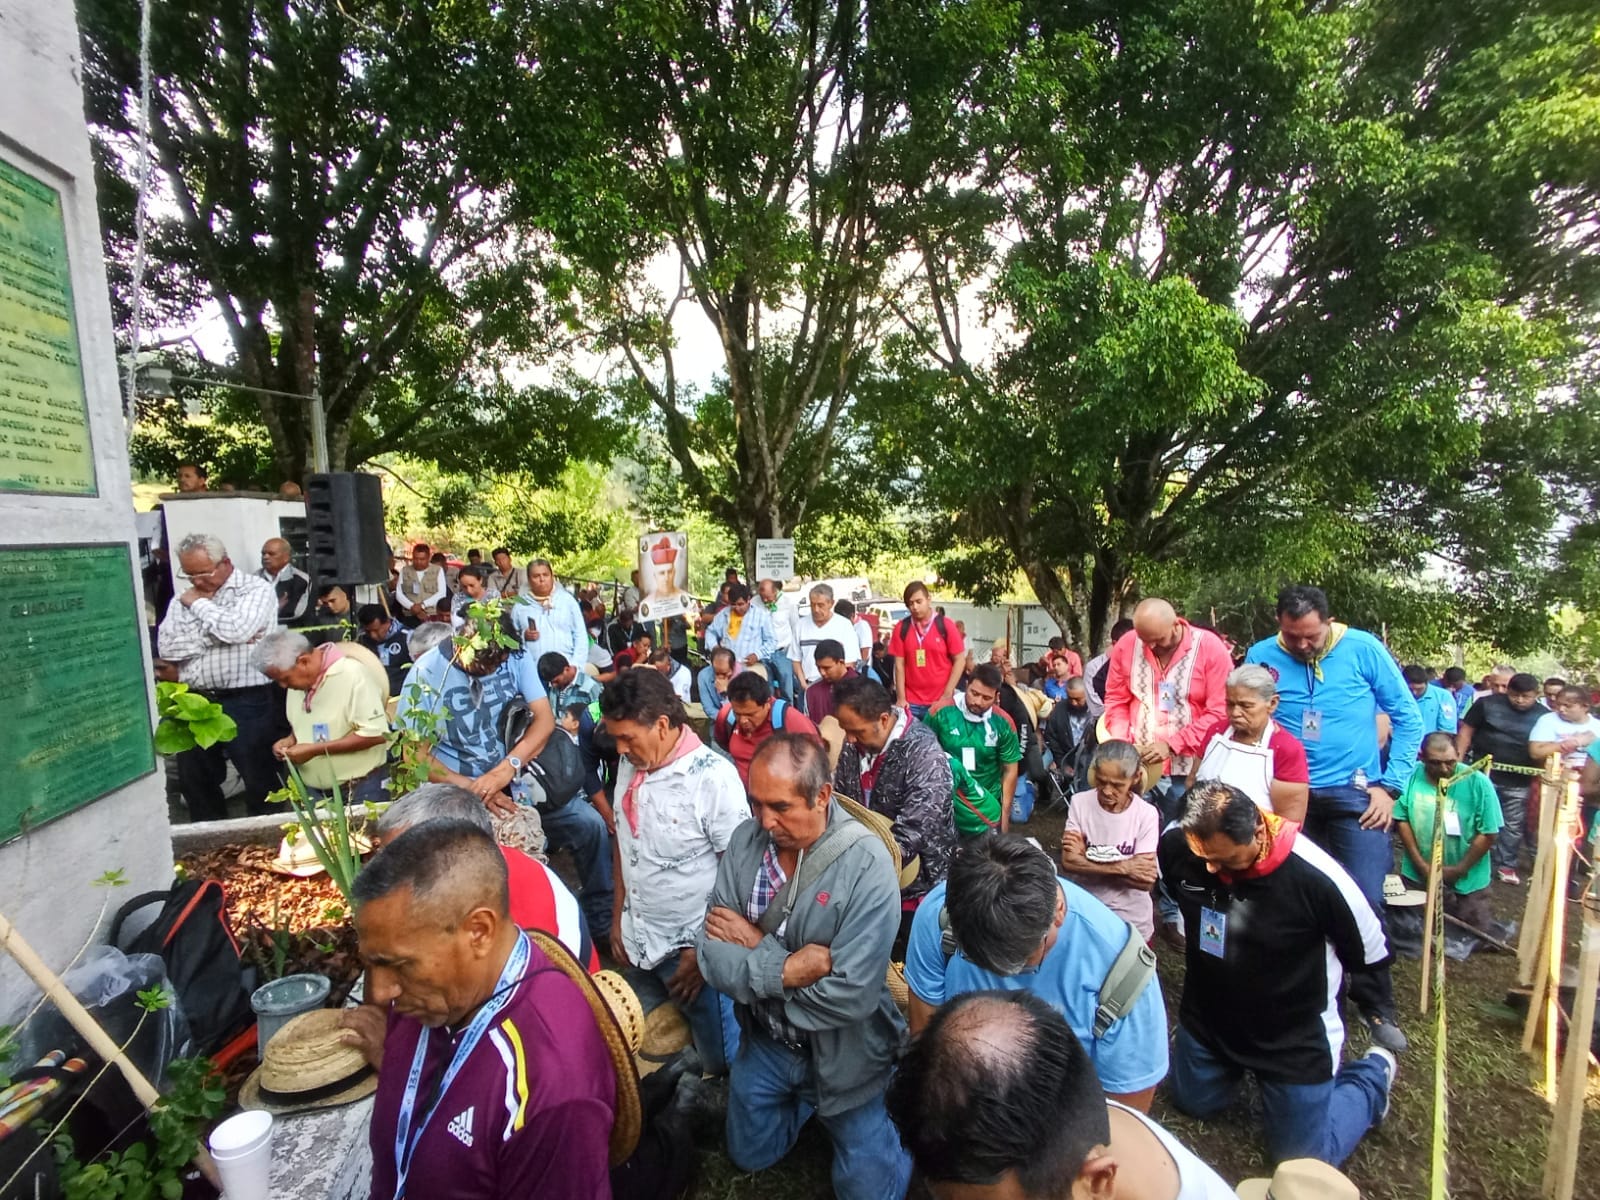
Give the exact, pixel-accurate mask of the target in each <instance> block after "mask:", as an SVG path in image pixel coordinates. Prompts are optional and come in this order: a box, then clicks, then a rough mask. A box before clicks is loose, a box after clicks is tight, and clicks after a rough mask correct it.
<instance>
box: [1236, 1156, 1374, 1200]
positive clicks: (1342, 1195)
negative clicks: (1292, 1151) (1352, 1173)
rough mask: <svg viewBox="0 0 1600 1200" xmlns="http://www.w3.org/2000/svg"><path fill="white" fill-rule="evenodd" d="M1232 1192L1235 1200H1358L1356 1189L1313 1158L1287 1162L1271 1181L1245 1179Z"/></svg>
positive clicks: (1331, 1169) (1358, 1191)
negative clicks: (1237, 1198) (1236, 1196)
mask: <svg viewBox="0 0 1600 1200" xmlns="http://www.w3.org/2000/svg"><path fill="white" fill-rule="evenodd" d="M1234 1190H1235V1191H1236V1192H1237V1193H1238V1194H1239V1200H1361V1189H1360V1188H1358V1187H1356V1185H1355V1184H1353V1183H1351V1182H1350V1181H1349V1180H1348V1179H1346V1178H1345V1177H1344V1176H1343V1175H1341V1174H1340V1173H1339V1172H1338V1171H1336V1170H1335V1169H1334V1168H1332V1167H1330V1166H1329V1165H1328V1164H1327V1163H1325V1162H1319V1161H1317V1160H1316V1159H1314V1158H1291V1159H1289V1161H1287V1162H1281V1163H1279V1164H1278V1169H1277V1170H1275V1171H1274V1172H1273V1173H1272V1178H1271V1179H1246V1180H1245V1181H1244V1182H1243V1183H1241V1184H1240V1185H1239V1186H1238V1187H1237V1188H1235V1189H1234Z"/></svg>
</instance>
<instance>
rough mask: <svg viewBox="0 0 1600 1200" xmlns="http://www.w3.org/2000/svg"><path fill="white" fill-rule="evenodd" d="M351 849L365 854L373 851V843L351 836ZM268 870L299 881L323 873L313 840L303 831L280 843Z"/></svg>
mask: <svg viewBox="0 0 1600 1200" xmlns="http://www.w3.org/2000/svg"><path fill="white" fill-rule="evenodd" d="M350 848H351V849H353V850H354V851H355V852H356V853H357V854H365V853H366V852H367V851H369V850H371V849H372V843H371V842H370V841H369V840H367V839H366V838H365V837H363V836H362V835H361V834H359V833H352V834H351V835H350ZM267 870H269V871H275V872H276V873H277V874H279V875H293V876H295V877H296V878H299V879H308V878H310V877H311V876H312V875H320V874H322V871H323V866H322V862H321V860H319V859H318V858H317V851H316V849H315V847H313V846H312V845H311V839H310V838H309V837H307V836H306V834H305V831H304V830H301V831H300V832H298V833H296V834H295V835H294V837H292V838H284V839H283V841H281V842H279V843H278V857H277V858H275V859H273V860H272V861H271V862H269V863H268V864H267Z"/></svg>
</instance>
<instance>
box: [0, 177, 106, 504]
mask: <svg viewBox="0 0 1600 1200" xmlns="http://www.w3.org/2000/svg"><path fill="white" fill-rule="evenodd" d="M0 492H46V493H54V494H57V495H65V496H93V495H96V494H97V493H96V488H95V477H94V452H93V448H92V447H91V446H90V444H89V408H88V403H87V399H86V396H85V394H84V387H83V364H82V363H81V361H80V360H79V356H78V321H77V314H76V311H75V310H74V308H73V304H72V272H71V269H70V265H69V263H68V261H67V227H66V222H65V221H64V220H63V217H62V212H61V196H60V194H59V193H58V192H57V191H56V189H55V188H53V187H51V186H50V185H49V184H47V183H41V182H40V181H39V180H37V179H35V178H34V177H33V176H32V175H29V174H27V173H26V172H24V171H20V170H18V169H17V168H16V167H14V166H12V165H11V164H10V163H8V162H5V161H3V160H0Z"/></svg>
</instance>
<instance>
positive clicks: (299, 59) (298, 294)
mask: <svg viewBox="0 0 1600 1200" xmlns="http://www.w3.org/2000/svg"><path fill="white" fill-rule="evenodd" d="M537 12H538V9H537V8H536V6H533V5H529V4H524V3H512V4H505V5H492V6H490V5H480V4H473V3H458V2H449V3H442V4H434V5H423V6H420V7H419V6H415V5H406V4H401V3H397V2H395V0H377V2H376V3H373V4H366V5H355V6H349V5H340V4H322V3H304V2H299V0H294V2H291V3H289V4H285V5H280V6H278V7H276V8H274V7H272V6H270V5H269V6H261V5H254V4H243V5H240V4H235V3H225V2H221V0H202V2H201V3H197V4H189V5H181V6H159V7H158V8H157V9H156V10H155V12H154V16H153V21H152V40H151V69H152V71H153V73H154V79H153V87H152V92H153V94H154V97H155V102H154V105H153V110H152V113H151V136H152V138H153V141H154V147H153V154H154V157H155V159H156V164H157V169H156V174H155V187H156V195H155V197H154V198H153V202H152V203H151V204H150V206H149V209H148V211H149V214H150V234H149V245H148V250H149V262H150V266H149V273H148V275H147V276H146V279H145V298H146V304H147V307H146V320H147V324H146V329H147V330H148V329H150V328H152V327H162V328H172V327H177V326H182V325H185V324H189V323H191V322H193V321H194V320H195V319H196V318H197V317H199V316H201V315H202V313H203V312H204V311H205V310H207V309H211V310H212V311H214V312H216V313H218V314H219V315H220V325H221V329H222V330H223V331H224V332H225V333H226V334H227V337H228V340H229V343H230V347H231V351H232V358H231V361H230V362H228V363H223V364H213V365H214V366H215V367H216V369H217V370H218V372H219V373H225V374H226V375H227V376H228V377H229V378H231V379H233V380H234V381H235V382H238V383H242V384H248V385H252V386H256V387H263V388H270V389H276V390H279V391H283V392H287V393H291V394H293V395H294V396H306V395H309V394H310V392H311V391H312V389H313V388H314V387H316V388H319V389H320V392H321V395H322V396H323V398H324V400H325V402H326V410H327V430H328V445H329V453H330V457H331V459H332V463H333V465H334V467H335V468H336V469H339V468H343V467H347V466H354V465H356V464H359V463H361V462H363V461H365V460H367V459H369V458H372V457H374V456H377V455H380V454H384V453H393V452H395V451H400V450H404V451H406V452H408V453H412V454H415V455H417V456H419V457H425V458H430V459H433V460H435V461H439V462H440V463H442V464H444V465H445V466H446V467H447V468H448V469H451V470H455V469H465V468H466V467H467V466H471V467H473V468H479V467H481V465H482V464H483V463H484V462H485V461H486V460H487V461H496V460H498V461H502V462H505V463H508V464H510V463H516V464H517V465H519V466H521V467H523V468H524V469H527V470H530V471H534V472H535V473H546V472H547V473H550V474H553V473H554V472H556V471H558V470H559V469H560V467H561V465H562V464H563V463H564V461H565V459H566V456H567V454H568V453H569V452H573V453H578V454H580V455H583V456H593V455H595V454H598V453H603V452H604V451H605V450H606V448H607V446H609V445H610V443H611V441H612V438H613V436H614V434H615V428H614V427H613V426H612V425H611V424H610V423H609V421H608V420H607V419H606V418H605V416H604V415H603V414H601V413H599V412H598V411H597V410H596V408H595V406H594V405H592V404H588V403H574V402H573V397H572V395H571V389H569V388H565V387H563V388H560V389H556V388H549V387H538V386H524V385H520V384H517V383H514V382H512V381H511V380H510V379H509V378H508V377H507V368H509V367H512V366H516V365H518V364H524V363H529V362H532V361H535V360H537V359H539V358H541V357H543V356H544V355H546V354H547V353H549V352H550V351H551V350H553V349H556V348H558V347H556V346H555V345H554V344H553V343H552V342H551V341H550V338H549V334H550V332H551V330H552V322H553V319H554V314H552V313H551V312H550V311H549V308H548V306H547V305H546V303H545V293H544V289H543V287H542V286H541V281H540V274H541V272H540V261H541V254H542V244H541V243H540V241H539V239H538V238H537V235H536V234H535V233H534V232H533V230H532V229H531V228H530V227H529V225H528V224H527V222H526V221H525V220H524V219H522V217H521V216H520V215H519V212H518V211H517V210H518V207H519V206H518V205H517V204H516V203H515V202H514V197H513V195H512V192H511V180H510V178H509V176H510V174H511V172H512V171H513V170H514V169H519V168H521V167H523V166H526V165H529V164H530V163H531V162H532V161H534V160H535V159H537V157H538V152H539V150H540V148H541V146H542V145H543V144H544V143H545V139H544V138H543V137H542V136H541V123H542V114H540V113H539V110H538V109H539V97H538V94H537V92H536V90H535V88H534V83H535V80H536V75H537V73H536V72H534V71H531V70H530V69H529V66H528V64H529V61H530V60H529V58H528V47H529V46H532V45H535V44H537V43H538V41H539V35H538V33H537V31H536V29H535V27H534V17H535V15H536V14H537ZM79 21H80V26H81V29H82V31H83V51H84V52H83V61H82V73H83V85H84V99H85V108H86V111H87V115H88V118H89V121H90V126H91V131H92V133H93V137H94V149H95V153H96V162H97V166H98V169H99V170H98V192H99V198H100V204H101V209H102V214H103V215H102V222H101V224H102V227H103V229H104V233H105V240H106V258H107V265H108V269H109V272H110V275H111V278H112V281H113V286H112V291H111V294H112V297H113V300H114V302H115V303H117V305H118V309H117V313H116V316H117V320H118V326H119V328H124V329H125V328H126V327H127V323H128V316H129V314H128V310H127V308H126V303H127V297H128V296H129V294H130V290H131V289H130V287H129V283H130V278H129V275H130V271H131V260H132V245H133V237H134V227H133V207H134V196H135V189H136V186H137V178H138V155H137V149H136V147H137V120H138V118H137V114H138V111H139V105H138V89H139V79H140V75H139V57H138V52H137V49H138V26H139V13H138V11H137V10H136V9H130V8H128V7H127V6H126V5H122V4H117V3H111V2H107V0H91V2H88V3H85V4H84V5H82V6H80V8H79ZM234 405H242V406H245V407H246V409H247V411H248V412H249V413H250V414H251V420H250V421H249V426H250V428H251V429H252V431H253V430H265V433H266V435H267V437H268V438H269V439H270V444H271V450H272V455H271V460H272V470H271V471H270V472H268V471H265V470H264V469H263V468H262V465H261V463H260V462H259V460H258V459H256V460H254V461H248V460H250V459H251V457H252V456H251V455H250V454H249V453H248V451H249V450H251V449H252V448H253V447H254V446H255V444H256V443H255V437H254V434H253V432H252V434H251V435H250V436H249V437H247V438H244V439H238V440H236V439H234V438H233V436H232V432H231V427H230V426H227V425H225V424H220V423H219V424H218V425H217V426H215V427H214V428H213V429H212V430H211V431H210V432H207V433H200V432H195V431H190V430H187V429H174V428H173V424H174V421H173V420H172V419H171V418H170V410H163V413H162V414H161V416H162V417H163V419H162V420H161V421H159V422H158V424H157V428H156V429H155V430H154V431H153V432H152V436H151V437H150V438H148V439H147V445H146V446H145V447H144V448H143V449H142V451H141V457H142V458H143V459H144V461H146V462H148V463H151V464H156V463H159V462H160V461H162V460H163V459H165V458H168V457H170V456H171V452H172V450H173V448H174V446H175V445H183V446H184V447H185V448H186V449H187V450H188V451H189V452H190V453H196V454H217V455H219V456H220V458H219V459H209V458H208V461H210V462H211V465H212V466H213V467H214V468H216V469H217V470H218V473H219V474H226V475H228V476H229V477H233V475H234V474H235V473H237V475H238V478H237V480H236V481H237V482H240V483H244V482H256V483H260V482H263V481H264V482H267V483H269V484H272V485H273V486H275V485H276V483H277V482H278V481H279V480H282V479H300V478H301V477H302V476H303V475H304V469H305V464H306V462H307V460H308V457H309V453H310V428H309V416H310V410H309V407H308V405H307V404H306V402H305V401H303V400H298V399H293V398H280V397H272V396H260V397H244V396H242V395H241V394H239V393H234V394H233V395H232V396H230V397H229V399H228V400H227V401H225V402H223V404H222V407H223V408H226V409H230V410H231V409H232V406H234ZM263 476H265V477H266V478H265V480H263Z"/></svg>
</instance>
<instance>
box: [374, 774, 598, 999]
mask: <svg viewBox="0 0 1600 1200" xmlns="http://www.w3.org/2000/svg"><path fill="white" fill-rule="evenodd" d="M439 818H448V819H451V820H456V821H470V822H471V823H472V824H474V825H476V826H477V827H478V828H479V829H482V830H483V831H484V832H485V833H487V834H488V835H489V836H490V837H491V838H492V837H494V821H493V820H491V819H490V817H489V810H488V809H487V808H485V807H484V804H483V801H482V800H479V799H478V798H477V797H476V796H474V795H473V794H472V793H471V792H469V791H467V789H466V788H460V787H456V786H455V785H454V784H451V783H425V784H423V785H422V786H421V787H419V788H417V789H415V790H414V791H410V792H407V793H406V794H405V795H404V796H401V797H400V799H398V800H396V801H395V802H394V803H393V804H391V805H390V806H389V808H388V810H387V811H386V812H385V813H384V814H383V816H381V817H379V818H378V829H377V833H376V835H375V836H374V837H373V839H372V842H373V845H374V846H383V845H385V844H387V843H389V842H392V841H394V839H395V838H397V837H399V836H400V835H401V834H402V833H404V832H405V831H406V830H407V829H410V828H411V826H413V825H420V824H421V823H422V822H423V821H431V820H436V819H439ZM500 855H501V857H502V858H504V859H505V861H506V873H507V874H508V875H509V877H510V880H511V919H512V920H513V921H515V922H516V923H517V925H518V927H519V928H522V929H537V930H539V931H540V932H542V933H548V934H549V935H550V936H551V937H553V938H555V939H556V940H557V941H558V942H560V943H561V944H562V945H563V946H565V947H566V948H567V949H568V950H570V951H572V957H573V958H575V959H577V960H578V961H579V962H581V963H582V964H583V965H584V966H585V967H587V968H588V970H589V974H591V975H593V974H594V973H595V972H596V971H598V970H599V969H600V956H599V954H598V953H596V951H595V946H594V939H593V938H592V937H590V936H589V925H588V922H587V921H585V920H584V919H583V910H582V909H581V908H580V907H579V906H578V898H577V897H576V896H574V895H573V894H572V890H571V889H570V888H569V887H567V885H566V884H565V883H563V882H562V881H561V877H560V876H559V875H557V874H556V873H555V872H554V871H552V870H551V869H550V868H549V867H547V866H545V865H544V864H543V863H542V862H540V861H539V860H538V859H536V858H532V857H530V856H529V855H526V854H524V853H523V852H522V851H521V850H518V849H516V848H514V847H512V846H501V847H500Z"/></svg>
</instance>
